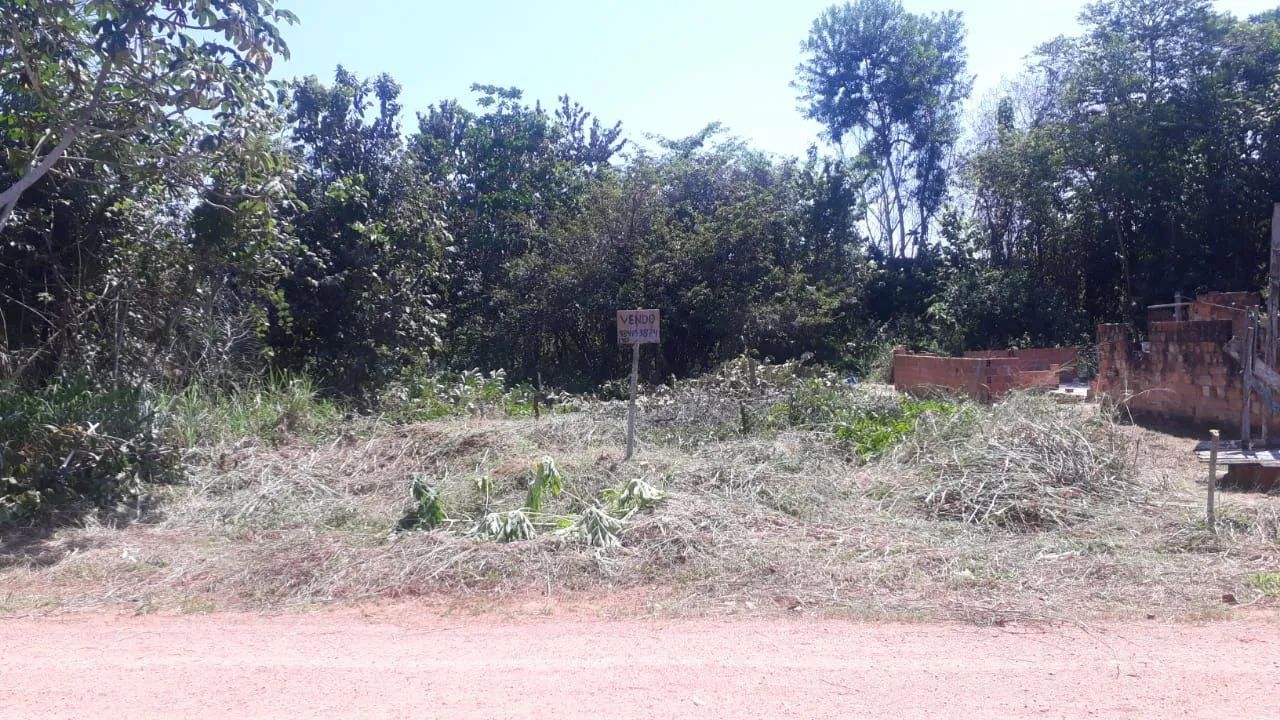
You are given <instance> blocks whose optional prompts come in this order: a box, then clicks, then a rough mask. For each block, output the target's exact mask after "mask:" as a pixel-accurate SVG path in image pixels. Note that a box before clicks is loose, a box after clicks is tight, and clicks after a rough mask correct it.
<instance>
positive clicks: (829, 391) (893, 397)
mask: <svg viewBox="0 0 1280 720" xmlns="http://www.w3.org/2000/svg"><path fill="white" fill-rule="evenodd" d="M955 411H956V406H955V405H954V404H952V403H950V402H946V401H941V400H913V399H908V398H904V397H903V396H902V395H900V394H899V393H898V392H897V391H895V390H894V389H893V388H889V387H884V386H875V385H854V386H851V385H849V384H848V383H847V382H846V381H844V380H840V379H838V378H836V377H834V376H832V375H826V376H819V377H813V378H807V379H805V380H803V381H802V382H801V383H800V384H799V385H798V386H797V387H796V388H795V390H793V391H792V393H791V396H790V397H789V398H788V400H787V401H786V402H783V403H779V404H777V405H775V406H774V407H773V408H772V410H771V412H770V415H769V421H770V424H771V425H772V426H774V427H779V426H788V427H810V428H816V429H826V430H829V431H830V432H831V433H832V434H833V435H834V436H835V437H836V438H837V439H838V440H840V441H841V442H843V443H845V444H846V445H848V446H850V447H851V448H852V449H853V450H854V452H856V453H857V454H858V456H859V457H861V458H862V459H864V460H866V459H870V458H873V457H875V456H877V455H879V454H880V453H882V452H884V451H885V450H887V449H889V448H890V447H892V446H894V445H896V444H897V443H899V442H900V441H902V440H903V439H904V438H905V437H907V436H908V435H910V434H911V433H912V432H913V431H914V430H915V428H916V424H917V423H918V422H919V421H920V419H921V418H922V417H923V416H924V415H925V414H926V413H933V414H938V415H950V414H952V413H954V412H955Z"/></svg>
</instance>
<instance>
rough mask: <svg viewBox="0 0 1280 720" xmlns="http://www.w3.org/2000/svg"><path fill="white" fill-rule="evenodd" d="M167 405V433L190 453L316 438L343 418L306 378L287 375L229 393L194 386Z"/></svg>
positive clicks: (236, 388)
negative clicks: (246, 441)
mask: <svg viewBox="0 0 1280 720" xmlns="http://www.w3.org/2000/svg"><path fill="white" fill-rule="evenodd" d="M168 404H169V406H170V418H169V428H170V432H171V433H172V434H173V437H174V438H175V440H176V441H177V442H178V443H179V444H181V445H182V446H183V447H188V448H191V447H199V446H202V445H217V444H220V443H224V442H235V441H237V440H241V439H243V438H258V439H261V440H265V441H268V442H279V441H281V440H283V439H284V438H286V437H289V436H290V435H307V434H314V433H319V432H321V431H323V430H325V429H326V428H328V427H330V426H331V425H333V424H334V423H335V422H336V421H337V420H338V419H339V418H341V416H342V412H341V409H340V408H339V406H338V405H336V404H335V403H334V402H333V401H331V400H326V399H322V398H320V397H318V395H317V393H316V389H315V385H314V384H313V383H312V382H311V379H310V378H308V377H306V376H304V375H291V374H289V373H271V374H270V375H268V376H267V377H265V378H264V379H262V380H260V381H254V382H249V383H245V384H243V385H240V386H238V387H234V388H231V389H230V390H218V389H212V388H208V387H205V386H198V385H193V386H191V387H188V388H187V389H185V390H183V391H182V392H180V393H178V394H177V395H175V396H173V397H172V398H170V400H169V403H168Z"/></svg>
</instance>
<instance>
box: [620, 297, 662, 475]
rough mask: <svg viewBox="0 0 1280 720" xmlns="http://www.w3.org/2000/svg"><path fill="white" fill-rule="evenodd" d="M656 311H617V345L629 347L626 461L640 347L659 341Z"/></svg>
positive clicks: (631, 439)
mask: <svg viewBox="0 0 1280 720" xmlns="http://www.w3.org/2000/svg"><path fill="white" fill-rule="evenodd" d="M660 328H661V323H660V317H659V313H658V311H657V310H619V311H618V344H619V345H630V346H631V402H630V403H629V404H628V405H627V458H626V459H627V460H630V459H631V456H632V455H634V454H635V444H636V384H637V382H638V379H639V375H640V346H641V345H642V344H644V343H657V342H659V341H660V339H661V330H660Z"/></svg>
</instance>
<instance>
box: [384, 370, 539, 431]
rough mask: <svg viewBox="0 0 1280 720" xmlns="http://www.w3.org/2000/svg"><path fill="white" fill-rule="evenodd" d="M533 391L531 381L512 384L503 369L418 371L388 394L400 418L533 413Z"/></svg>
mask: <svg viewBox="0 0 1280 720" xmlns="http://www.w3.org/2000/svg"><path fill="white" fill-rule="evenodd" d="M534 392H535V390H534V389H533V387H532V386H530V385H528V384H520V385H516V386H514V387H509V386H508V385H507V375H506V372H505V371H503V370H494V371H493V372H488V373H486V372H482V371H480V370H463V371H462V372H458V373H451V372H445V373H436V374H425V373H422V374H419V373H415V374H411V375H409V376H408V377H407V378H406V379H405V380H404V381H403V382H402V383H401V384H400V386H399V387H398V388H396V389H395V390H394V391H393V392H392V393H390V394H389V399H388V402H387V411H388V414H389V415H390V416H391V417H392V418H394V419H396V420H398V421H401V422H413V421H420V420H432V419H435V418H442V417H449V416H454V415H476V414H484V413H490V412H495V413H502V414H505V415H509V416H513V417H522V416H528V415H533V399H534Z"/></svg>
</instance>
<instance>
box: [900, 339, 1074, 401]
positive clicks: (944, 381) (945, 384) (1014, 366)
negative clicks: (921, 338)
mask: <svg viewBox="0 0 1280 720" xmlns="http://www.w3.org/2000/svg"><path fill="white" fill-rule="evenodd" d="M1075 361H1076V349H1075V348H1037V349H1033V350H981V351H975V352H968V353H965V357H958V358H957V357H942V356H940V355H928V354H917V353H909V352H907V351H906V350H904V349H903V348H895V349H894V351H893V385H894V387H895V388H897V389H898V390H900V391H903V392H923V391H936V390H939V389H945V390H952V391H956V392H961V393H964V394H965V395H968V396H969V397H971V398H973V399H974V400H977V401H979V402H990V401H992V400H993V399H995V398H998V397H1000V396H1001V395H1004V394H1005V393H1007V392H1009V391H1010V390H1013V389H1025V388H1037V389H1041V390H1056V389H1057V388H1058V383H1059V382H1060V380H1062V379H1065V376H1068V375H1069V376H1071V377H1074V375H1075V371H1074V366H1075Z"/></svg>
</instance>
